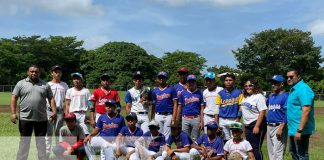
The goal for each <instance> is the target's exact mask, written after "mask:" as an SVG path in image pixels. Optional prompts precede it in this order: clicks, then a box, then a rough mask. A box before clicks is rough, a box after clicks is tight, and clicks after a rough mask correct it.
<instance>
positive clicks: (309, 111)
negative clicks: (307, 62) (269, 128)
mask: <svg viewBox="0 0 324 160" xmlns="http://www.w3.org/2000/svg"><path fill="white" fill-rule="evenodd" d="M287 83H288V85H290V86H291V89H290V92H289V96H288V100H287V121H288V126H289V127H288V136H289V140H290V152H291V155H292V159H293V160H297V159H309V156H308V146H309V137H310V135H311V134H313V133H314V129H315V120H314V92H313V90H312V89H311V88H310V87H309V86H308V85H307V84H306V83H305V82H304V80H303V79H302V78H301V75H300V72H299V71H298V70H296V69H290V70H288V72H287Z"/></svg>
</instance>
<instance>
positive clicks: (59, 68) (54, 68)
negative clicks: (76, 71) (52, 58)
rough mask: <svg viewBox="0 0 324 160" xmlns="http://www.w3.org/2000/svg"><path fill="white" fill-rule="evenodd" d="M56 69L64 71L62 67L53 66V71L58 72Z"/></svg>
mask: <svg viewBox="0 0 324 160" xmlns="http://www.w3.org/2000/svg"><path fill="white" fill-rule="evenodd" d="M56 69H58V70H61V71H62V70H63V68H62V67H61V66H59V65H55V66H53V67H52V68H51V71H54V70H56Z"/></svg>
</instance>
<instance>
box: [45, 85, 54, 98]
mask: <svg viewBox="0 0 324 160" xmlns="http://www.w3.org/2000/svg"><path fill="white" fill-rule="evenodd" d="M46 93H47V98H52V97H53V92H52V89H51V86H50V85H49V84H46Z"/></svg>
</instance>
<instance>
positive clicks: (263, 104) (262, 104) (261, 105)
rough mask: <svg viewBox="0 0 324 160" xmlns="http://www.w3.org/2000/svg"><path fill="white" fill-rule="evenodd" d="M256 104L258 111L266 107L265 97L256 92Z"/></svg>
mask: <svg viewBox="0 0 324 160" xmlns="http://www.w3.org/2000/svg"><path fill="white" fill-rule="evenodd" d="M256 106H257V108H258V110H259V111H263V110H266V109H267V105H266V98H265V97H264V96H263V95H262V94H258V101H257V103H256Z"/></svg>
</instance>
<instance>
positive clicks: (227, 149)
mask: <svg viewBox="0 0 324 160" xmlns="http://www.w3.org/2000/svg"><path fill="white" fill-rule="evenodd" d="M230 141H231V140H229V141H227V142H226V143H225V145H224V151H226V152H229V143H230Z"/></svg>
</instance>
